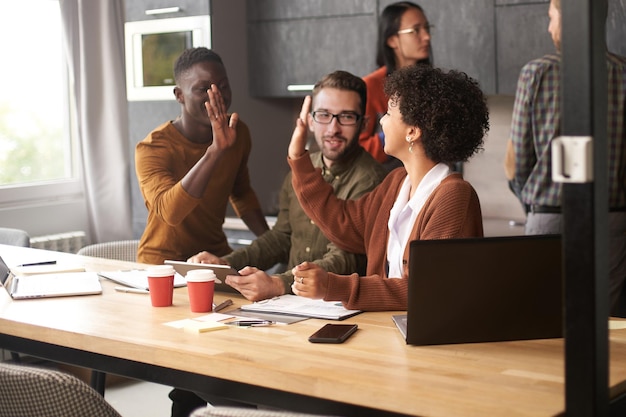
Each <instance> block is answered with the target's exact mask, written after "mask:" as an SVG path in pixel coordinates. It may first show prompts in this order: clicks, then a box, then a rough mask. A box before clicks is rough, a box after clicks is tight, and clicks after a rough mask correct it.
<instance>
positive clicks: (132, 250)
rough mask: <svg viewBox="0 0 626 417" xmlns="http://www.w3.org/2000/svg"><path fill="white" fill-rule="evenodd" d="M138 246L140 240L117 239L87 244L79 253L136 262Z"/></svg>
mask: <svg viewBox="0 0 626 417" xmlns="http://www.w3.org/2000/svg"><path fill="white" fill-rule="evenodd" d="M138 247H139V240H116V241H113V242H103V243H94V244H93V245H87V246H85V247H83V248H81V249H80V250H79V251H78V255H84V256H96V257H98V258H106V259H116V260H118V261H130V262H136V261H137V248H138Z"/></svg>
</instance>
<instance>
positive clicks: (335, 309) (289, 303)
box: [241, 294, 361, 320]
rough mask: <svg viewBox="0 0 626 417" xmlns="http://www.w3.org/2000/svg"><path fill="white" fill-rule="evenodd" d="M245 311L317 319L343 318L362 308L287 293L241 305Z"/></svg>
mask: <svg viewBox="0 0 626 417" xmlns="http://www.w3.org/2000/svg"><path fill="white" fill-rule="evenodd" d="M241 309H242V310H244V311H255V312H256V311H258V312H261V313H277V314H292V315H295V316H304V317H310V318H316V319H328V320H343V319H346V318H348V317H352V316H354V315H356V314H359V313H361V311H360V310H348V309H346V308H345V307H344V306H343V305H342V304H341V303H340V302H336V301H324V300H312V299H310V298H305V297H299V296H297V295H292V294H286V295H281V296H280V297H274V298H270V299H267V300H263V301H258V302H256V303H253V304H247V305H243V306H241Z"/></svg>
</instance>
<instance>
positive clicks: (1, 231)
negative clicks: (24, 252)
mask: <svg viewBox="0 0 626 417" xmlns="http://www.w3.org/2000/svg"><path fill="white" fill-rule="evenodd" d="M0 243H1V244H3V245H13V246H22V247H25V248H28V247H30V236H28V233H27V232H26V231H25V230H21V229H12V228H10V227H0Z"/></svg>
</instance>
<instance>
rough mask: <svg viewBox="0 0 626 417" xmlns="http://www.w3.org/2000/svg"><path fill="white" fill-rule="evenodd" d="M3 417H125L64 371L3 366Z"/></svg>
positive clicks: (0, 365) (0, 382)
mask: <svg viewBox="0 0 626 417" xmlns="http://www.w3.org/2000/svg"><path fill="white" fill-rule="evenodd" d="M0 386H2V389H0V417H14V416H20V417H40V416H65V417H74V416H75V417H84V416H91V417H121V415H120V414H119V413H118V412H117V411H115V409H114V408H113V407H112V406H111V405H110V404H109V403H107V402H106V401H105V400H104V398H103V397H102V396H101V395H99V394H98V393H97V392H96V391H94V390H93V389H92V388H91V387H89V385H87V384H85V383H84V382H83V381H81V380H80V379H78V378H76V377H75V376H73V375H70V374H66V373H64V372H61V371H57V370H53V369H46V368H40V367H35V366H30V365H29V366H25V365H17V364H9V363H0Z"/></svg>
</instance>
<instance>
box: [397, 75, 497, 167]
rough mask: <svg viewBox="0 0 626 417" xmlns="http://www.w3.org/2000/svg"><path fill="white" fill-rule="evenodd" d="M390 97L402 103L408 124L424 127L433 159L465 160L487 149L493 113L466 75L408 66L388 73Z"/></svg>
mask: <svg viewBox="0 0 626 417" xmlns="http://www.w3.org/2000/svg"><path fill="white" fill-rule="evenodd" d="M385 94H386V95H387V97H390V98H391V100H392V101H394V102H396V103H397V104H398V105H399V109H400V114H401V115H402V120H403V121H404V122H405V123H406V124H408V125H410V126H417V127H419V128H420V129H421V131H422V137H421V141H422V145H423V147H424V151H425V153H426V156H427V157H428V158H430V159H431V160H432V161H434V162H437V163H439V162H443V163H446V164H448V165H451V164H454V163H456V162H465V161H467V160H468V159H469V158H470V157H471V156H472V155H474V154H475V153H477V152H478V151H480V150H482V149H483V148H482V145H483V137H484V136H485V134H486V133H487V131H488V130H489V110H488V109H487V101H486V99H485V96H484V94H483V92H482V90H481V89H480V87H479V86H478V83H477V82H476V81H475V80H473V79H472V78H470V77H469V76H468V75H467V74H465V73H463V72H459V71H454V70H452V71H448V72H444V71H443V70H441V69H439V68H433V67H431V66H428V65H415V66H410V67H405V68H401V69H399V70H397V71H395V72H394V73H392V74H391V75H389V77H388V78H387V80H386V82H385Z"/></svg>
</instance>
